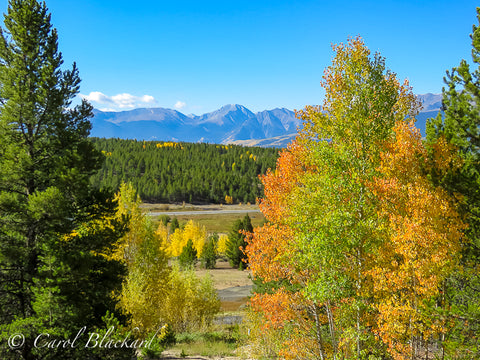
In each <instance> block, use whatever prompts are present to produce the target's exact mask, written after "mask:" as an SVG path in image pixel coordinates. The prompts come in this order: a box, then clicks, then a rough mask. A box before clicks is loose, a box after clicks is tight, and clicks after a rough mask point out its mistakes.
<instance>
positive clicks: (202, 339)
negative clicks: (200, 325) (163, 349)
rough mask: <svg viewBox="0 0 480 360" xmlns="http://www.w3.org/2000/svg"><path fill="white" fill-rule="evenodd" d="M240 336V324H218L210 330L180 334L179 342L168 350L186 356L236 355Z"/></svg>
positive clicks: (177, 337) (178, 336)
mask: <svg viewBox="0 0 480 360" xmlns="http://www.w3.org/2000/svg"><path fill="white" fill-rule="evenodd" d="M240 337H241V335H240V328H239V326H238V325H218V326H216V327H215V328H213V329H212V330H210V331H205V332H194V333H182V334H178V335H177V336H176V339H177V343H176V344H175V345H173V346H172V347H170V348H169V349H167V351H168V352H169V353H175V354H184V355H185V356H190V355H200V356H208V357H224V356H234V355H235V349H237V347H238V344H239V342H240V340H241V339H240Z"/></svg>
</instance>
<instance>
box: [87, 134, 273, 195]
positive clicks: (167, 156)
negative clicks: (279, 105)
mask: <svg viewBox="0 0 480 360" xmlns="http://www.w3.org/2000/svg"><path fill="white" fill-rule="evenodd" d="M92 140H93V142H94V144H95V146H96V148H97V149H99V150H101V151H102V152H103V154H104V155H105V156H106V160H105V163H104V165H103V167H102V169H101V170H100V171H99V172H98V173H97V174H96V175H94V176H93V177H92V182H93V185H94V186H96V187H109V188H113V189H117V188H118V187H119V186H120V184H121V183H122V181H125V182H131V183H132V184H133V185H134V187H135V189H136V190H137V191H138V194H139V195H140V197H141V198H142V200H143V201H146V202H170V203H171V202H182V201H185V202H190V203H207V202H212V203H222V202H225V201H226V198H225V197H226V196H228V198H227V200H228V201H232V200H233V202H235V203H238V202H244V203H247V202H251V203H253V202H255V200H256V198H257V197H261V196H263V188H262V185H261V182H260V181H259V178H258V175H259V174H264V173H265V172H266V171H267V169H268V168H272V169H273V168H275V163H276V160H277V157H278V151H279V150H278V149H275V148H260V147H244V146H238V145H214V144H204V143H184V142H180V143H177V142H163V141H137V140H122V139H99V138H92Z"/></svg>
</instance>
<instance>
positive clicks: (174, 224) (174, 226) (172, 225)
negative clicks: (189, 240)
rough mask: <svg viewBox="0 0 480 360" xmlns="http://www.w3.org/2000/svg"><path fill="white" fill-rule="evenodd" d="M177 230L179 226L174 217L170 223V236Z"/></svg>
mask: <svg viewBox="0 0 480 360" xmlns="http://www.w3.org/2000/svg"><path fill="white" fill-rule="evenodd" d="M177 229H180V224H179V223H178V219H177V218H176V217H174V218H173V219H172V221H171V223H170V234H173V233H174V232H175V230H177Z"/></svg>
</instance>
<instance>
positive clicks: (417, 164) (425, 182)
mask: <svg viewBox="0 0 480 360" xmlns="http://www.w3.org/2000/svg"><path fill="white" fill-rule="evenodd" d="M453 154H454V153H453V151H452V146H451V145H448V144H447V143H446V142H445V141H444V139H442V138H440V139H439V140H438V141H437V143H436V144H435V145H434V152H433V156H434V160H433V162H428V159H427V150H426V148H425V147H424V145H423V144H422V141H421V135H420V131H419V130H418V129H416V128H415V127H414V125H413V123H405V122H398V123H397V124H396V126H395V135H394V136H393V137H392V140H391V141H389V142H386V143H385V145H384V151H383V152H382V154H381V164H380V166H379V168H378V170H379V172H380V173H381V176H379V177H377V178H376V179H375V180H374V182H373V183H372V188H373V189H374V192H375V194H376V195H377V196H378V199H379V204H378V206H379V214H380V216H381V217H383V218H384V220H385V224H384V232H385V236H386V240H385V242H384V244H383V246H382V248H381V250H380V252H379V256H378V259H377V264H376V266H375V267H374V268H373V269H372V271H371V275H372V280H373V283H374V287H375V299H376V301H375V303H376V307H377V309H378V312H379V318H378V335H379V336H380V337H381V338H382V339H383V341H384V342H385V343H386V344H387V345H388V348H389V352H390V353H391V355H392V356H393V357H394V359H397V360H404V359H414V358H415V356H416V355H417V354H416V352H417V349H418V345H419V342H420V341H421V340H422V339H424V340H427V341H428V339H429V338H432V337H433V338H434V337H435V336H438V335H439V334H440V333H442V332H444V331H445V324H443V323H442V322H441V321H439V320H438V319H435V318H432V316H431V313H427V312H425V311H424V310H425V306H426V304H427V303H426V302H427V301H429V300H431V299H434V298H435V297H436V296H438V295H439V292H440V287H441V285H442V281H443V280H444V279H445V277H446V276H447V275H448V274H449V273H450V272H451V271H452V269H453V268H454V266H455V264H456V261H457V253H458V251H459V249H460V241H461V238H462V231H463V230H464V229H465V225H464V224H463V223H462V221H461V219H460V217H459V215H458V213H457V211H456V210H455V207H454V206H453V201H452V200H453V199H452V198H451V197H450V196H449V195H448V194H447V192H446V191H445V190H443V189H442V188H440V187H434V186H433V185H432V184H431V182H430V181H429V179H428V178H427V177H426V176H425V170H428V169H426V168H427V167H428V166H435V167H436V170H437V172H438V171H445V170H447V168H452V167H453V168H455V167H458V166H459V164H460V162H459V160H458V158H456V157H455V156H454V155H453Z"/></svg>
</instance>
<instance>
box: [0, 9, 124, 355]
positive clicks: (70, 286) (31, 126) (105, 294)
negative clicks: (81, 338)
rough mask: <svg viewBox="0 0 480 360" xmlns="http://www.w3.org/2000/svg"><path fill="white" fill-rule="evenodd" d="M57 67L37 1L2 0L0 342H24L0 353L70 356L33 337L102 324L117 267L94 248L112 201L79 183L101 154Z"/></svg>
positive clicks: (116, 227)
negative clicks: (18, 337)
mask: <svg viewBox="0 0 480 360" xmlns="http://www.w3.org/2000/svg"><path fill="white" fill-rule="evenodd" d="M61 65H62V55H61V53H60V52H59V51H58V48H57V32H56V30H55V29H52V26H51V24H50V15H49V14H48V12H47V8H46V6H45V4H44V3H43V4H39V3H38V2H37V1H35V0H11V1H10V2H9V6H8V11H7V14H6V15H5V29H1V30H0V84H1V85H0V154H1V155H0V333H1V334H2V335H1V336H0V341H2V343H4V344H7V339H8V336H9V335H12V334H15V333H17V334H23V336H24V337H25V341H24V343H23V345H22V346H18V347H17V348H16V349H10V348H8V347H6V346H2V347H1V348H0V357H1V358H3V359H5V358H23V359H32V358H69V357H70V358H71V357H78V355H73V353H74V352H77V351H82V349H83V350H84V347H82V346H79V347H77V348H73V347H69V348H60V349H45V348H43V349H40V348H35V347H34V339H35V337H36V336H37V335H39V334H41V333H48V334H49V335H50V336H51V337H55V338H70V339H73V337H74V334H76V333H77V332H78V330H79V329H80V328H82V327H83V326H87V327H88V329H89V331H93V330H94V329H93V327H95V326H99V327H100V326H103V325H102V321H101V318H102V316H103V315H105V314H106V313H107V310H109V309H114V303H113V300H112V299H111V296H110V294H111V293H112V291H113V290H114V289H116V288H117V287H118V286H119V285H120V276H121V275H122V272H123V271H124V268H123V266H122V265H121V264H120V263H119V262H117V261H115V260H109V259H108V257H107V256H104V255H108V254H109V253H110V252H111V249H112V244H113V243H114V242H115V241H116V240H117V239H118V238H119V237H120V236H121V233H122V229H121V224H120V223H119V222H116V221H114V220H113V214H114V212H115V204H114V202H113V201H111V198H110V195H109V194H106V193H102V192H98V191H95V190H93V189H92V188H91V186H90V185H89V184H90V183H89V178H90V177H91V176H92V174H94V173H95V172H96V171H97V170H98V169H99V168H100V167H101V159H102V156H101V153H100V152H98V151H96V150H95V149H94V147H93V145H92V144H91V142H90V141H89V139H87V137H88V135H89V131H90V128H91V124H90V122H89V120H88V118H89V117H91V116H92V107H91V106H90V105H89V104H88V103H87V102H85V101H83V102H82V103H81V104H80V105H79V106H77V107H75V108H73V109H68V108H69V106H70V104H71V101H72V99H73V98H74V97H75V96H76V94H78V91H79V83H80V79H79V76H78V70H77V68H76V66H75V64H74V65H73V67H72V69H71V70H65V71H63V70H61ZM109 219H110V220H109Z"/></svg>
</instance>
